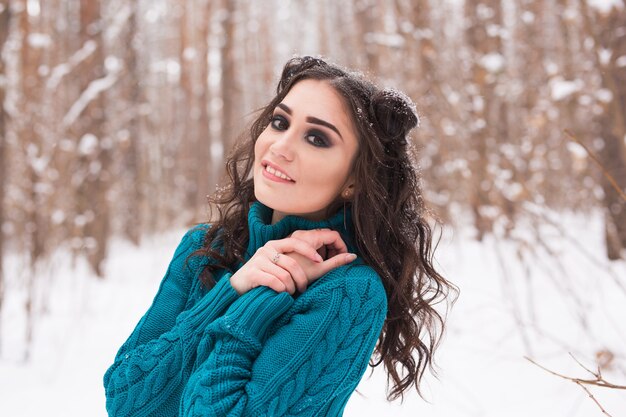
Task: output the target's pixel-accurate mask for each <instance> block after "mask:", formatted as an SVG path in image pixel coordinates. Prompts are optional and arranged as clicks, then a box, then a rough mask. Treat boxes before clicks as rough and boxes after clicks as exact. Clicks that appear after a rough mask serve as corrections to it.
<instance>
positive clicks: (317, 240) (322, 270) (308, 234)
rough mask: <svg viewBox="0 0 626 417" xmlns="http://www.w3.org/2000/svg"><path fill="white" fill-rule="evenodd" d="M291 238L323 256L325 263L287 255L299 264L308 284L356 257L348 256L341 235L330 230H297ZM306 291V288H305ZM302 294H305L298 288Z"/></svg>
mask: <svg viewBox="0 0 626 417" xmlns="http://www.w3.org/2000/svg"><path fill="white" fill-rule="evenodd" d="M290 237H293V238H296V239H300V240H303V241H304V242H307V243H308V244H310V245H311V246H313V247H314V248H315V249H316V250H317V252H318V253H319V254H320V255H323V258H324V259H325V260H324V262H321V263H320V262H312V261H311V260H310V259H309V258H307V257H305V256H302V255H300V254H299V253H296V252H290V253H286V254H285V255H286V256H288V257H289V258H291V259H293V260H295V261H297V262H298V264H299V265H300V267H301V268H302V270H303V271H304V274H305V275H306V277H307V284H310V283H311V282H313V281H315V280H317V279H318V278H319V277H321V276H322V275H324V274H326V273H327V272H329V271H331V270H333V269H335V268H338V267H340V266H342V265H346V264H349V263H350V262H352V261H353V260H354V259H356V255H354V254H347V253H348V248H347V246H346V244H345V243H344V241H343V240H342V239H341V235H340V234H339V233H338V232H336V231H333V230H330V229H316V230H296V231H295V232H293V233H292V234H291V235H290ZM305 289H306V288H305ZM298 291H299V292H300V293H302V292H304V291H303V290H301V289H300V288H298Z"/></svg>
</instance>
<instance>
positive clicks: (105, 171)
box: [70, 0, 115, 277]
mask: <svg viewBox="0 0 626 417" xmlns="http://www.w3.org/2000/svg"><path fill="white" fill-rule="evenodd" d="M80 39H81V41H82V44H83V45H85V44H86V43H88V42H89V43H93V45H94V47H95V50H94V51H93V53H92V54H91V55H90V56H89V57H88V58H87V59H85V61H84V62H83V65H82V68H81V71H80V72H79V73H78V77H77V80H76V82H77V83H78V84H79V86H80V97H79V98H78V101H77V103H83V104H82V105H81V107H80V108H79V109H78V110H77V111H76V113H77V114H76V118H75V119H74V120H71V121H70V122H72V123H71V126H70V132H72V134H73V135H74V136H75V138H76V139H77V140H78V142H79V145H78V148H79V157H78V160H79V163H78V166H79V168H78V169H79V176H80V177H79V180H78V181H79V182H80V183H79V184H78V188H77V192H76V203H77V213H78V216H79V218H80V219H81V221H80V222H79V230H80V231H81V232H82V233H81V234H82V237H83V250H84V251H85V253H86V254H87V259H88V260H89V264H90V265H91V267H92V268H93V270H94V272H95V273H96V274H97V275H98V277H103V276H104V271H103V269H102V267H103V265H102V262H103V261H104V259H105V258H106V253H107V244H108V238H109V228H110V219H109V217H110V211H109V201H108V198H107V194H108V189H109V183H110V179H111V178H110V172H109V166H110V161H111V156H110V154H111V148H112V146H113V145H112V140H111V138H110V137H108V136H107V132H106V129H105V122H106V117H105V114H106V112H105V100H104V95H105V89H103V90H98V91H94V89H96V86H97V85H100V86H104V85H112V84H113V83H114V81H115V79H114V78H112V76H111V74H109V78H105V71H104V55H105V54H104V51H103V42H102V19H101V15H100V1H99V0H80ZM75 105H76V103H75ZM81 226H82V227H81Z"/></svg>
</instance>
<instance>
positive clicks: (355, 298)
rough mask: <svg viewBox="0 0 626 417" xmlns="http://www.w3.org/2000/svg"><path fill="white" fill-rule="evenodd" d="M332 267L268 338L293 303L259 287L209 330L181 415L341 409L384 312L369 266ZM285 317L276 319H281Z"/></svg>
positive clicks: (311, 412) (362, 370)
mask: <svg viewBox="0 0 626 417" xmlns="http://www.w3.org/2000/svg"><path fill="white" fill-rule="evenodd" d="M345 271H346V267H341V268H337V269H335V270H333V271H331V272H330V273H329V274H334V276H330V277H325V278H328V279H327V280H325V282H324V283H323V285H319V286H317V287H315V288H311V289H309V290H308V291H314V292H315V293H314V294H308V295H307V292H305V293H304V294H303V295H301V296H300V297H305V296H306V297H308V298H307V300H303V301H304V303H305V308H303V309H302V311H301V312H300V313H297V314H294V315H293V316H291V317H289V318H288V321H286V322H285V324H284V325H282V326H276V328H277V330H275V331H274V333H273V334H271V335H268V329H270V328H271V325H272V324H273V323H274V322H275V321H276V320H277V319H278V318H279V317H280V316H281V315H282V314H283V313H284V312H285V311H286V310H288V309H289V307H290V306H291V305H292V304H293V303H294V300H293V298H292V297H291V295H289V293H286V292H281V293H277V292H275V291H274V290H273V289H271V288H269V287H264V286H263V287H257V288H254V289H252V290H251V291H248V292H247V293H245V294H243V295H242V296H241V297H240V298H239V299H238V300H237V301H235V302H234V303H233V304H232V305H231V306H230V307H229V308H228V310H227V311H226V313H225V314H224V316H222V317H221V318H219V319H217V320H215V321H214V322H213V323H212V324H211V325H210V326H209V327H208V328H207V329H205V334H204V336H203V340H202V341H201V342H200V345H199V347H198V357H197V358H196V360H197V363H199V365H198V366H197V368H196V369H195V370H194V373H193V374H192V375H191V377H190V379H189V381H188V382H187V384H186V386H185V390H184V391H183V395H182V398H181V405H180V412H179V415H180V416H181V417H182V416H185V417H190V416H206V415H211V416H283V415H294V416H313V415H326V413H327V412H330V411H332V412H333V414H334V413H335V412H337V414H340V412H341V411H342V410H343V408H344V407H345V405H346V403H347V401H348V398H349V397H350V395H351V394H352V392H353V391H354V389H356V387H357V385H358V383H359V381H360V379H361V377H362V376H363V374H364V373H365V370H366V368H367V364H368V362H369V359H370V356H371V354H372V352H373V350H374V347H375V345H376V341H377V340H378V337H379V335H380V332H381V330H382V326H383V323H384V320H385V316H386V313H387V298H386V295H385V291H384V287H383V285H382V283H381V282H380V279H379V278H378V275H377V274H376V273H375V272H374V271H373V269H371V268H369V267H367V266H364V265H363V266H362V267H358V268H357V267H354V269H353V271H358V273H357V274H355V273H350V274H349V275H348V274H347V273H346V272H345ZM283 321H285V320H280V323H282V322H283Z"/></svg>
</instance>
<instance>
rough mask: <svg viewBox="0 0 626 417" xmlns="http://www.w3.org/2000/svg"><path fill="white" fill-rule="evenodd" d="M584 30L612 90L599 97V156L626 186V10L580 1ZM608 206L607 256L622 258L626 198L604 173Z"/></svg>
mask: <svg viewBox="0 0 626 417" xmlns="http://www.w3.org/2000/svg"><path fill="white" fill-rule="evenodd" d="M580 7H581V11H582V16H583V21H584V25H585V31H586V32H587V34H588V35H589V36H591V37H592V39H594V43H595V45H596V48H594V50H595V51H594V55H593V58H594V60H595V63H596V68H598V69H599V72H600V76H601V80H602V88H603V89H604V90H605V91H607V92H608V93H609V94H605V98H604V99H601V100H599V103H598V104H599V105H600V106H601V107H602V112H601V114H599V115H598V116H597V117H596V129H597V130H598V133H599V136H600V137H601V138H602V140H603V142H604V146H603V148H602V149H601V151H600V159H601V163H602V165H603V166H604V168H605V169H606V170H607V171H608V172H609V173H610V174H611V175H612V176H613V178H615V181H616V182H617V185H618V187H619V188H620V189H621V190H625V189H626V143H624V138H626V122H625V118H626V66H624V65H618V64H617V60H618V58H619V57H622V56H626V42H624V33H623V32H624V28H626V10H625V8H624V7H620V8H618V7H615V6H613V7H612V8H611V9H610V11H608V12H606V13H604V12H599V11H596V12H594V13H593V16H592V15H591V12H590V9H589V8H588V7H587V6H586V4H585V2H584V1H582V0H581V1H580ZM600 50H604V51H608V52H609V53H610V56H609V57H608V59H606V58H601V57H600V56H599V55H598V54H599V51H600ZM600 183H601V185H602V189H603V191H604V207H605V222H606V224H605V241H606V246H607V247H606V250H607V257H608V258H609V259H611V260H615V259H621V258H622V256H623V255H622V250H623V249H624V248H626V201H624V199H623V198H622V197H621V196H620V194H619V193H618V191H617V190H615V188H614V187H613V185H612V184H611V183H610V181H609V180H608V179H607V178H606V177H605V176H602V177H601V181H600Z"/></svg>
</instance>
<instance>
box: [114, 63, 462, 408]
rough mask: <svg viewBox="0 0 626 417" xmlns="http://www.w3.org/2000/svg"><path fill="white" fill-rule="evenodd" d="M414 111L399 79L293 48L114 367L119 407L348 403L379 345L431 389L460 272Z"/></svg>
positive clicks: (399, 389) (400, 383)
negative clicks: (422, 155)
mask: <svg viewBox="0 0 626 417" xmlns="http://www.w3.org/2000/svg"><path fill="white" fill-rule="evenodd" d="M417 123H418V118H417V115H416V114H415V111H414V110H413V108H412V104H411V102H410V100H409V99H408V98H406V96H403V95H402V94H398V93H395V92H392V91H390V90H381V89H379V88H378V87H376V86H375V85H374V84H372V83H371V82H369V81H367V80H365V79H363V78H362V77H361V76H359V75H358V74H355V73H351V72H348V71H346V70H344V69H342V68H340V67H338V66H336V65H333V64H329V63H327V62H325V61H324V60H322V59H318V58H312V57H297V58H293V59H291V60H289V61H288V62H287V64H286V65H285V67H284V69H283V72H282V76H281V79H280V81H279V83H278V87H277V94H276V96H275V97H274V98H273V99H272V100H271V102H270V103H269V104H268V105H267V106H266V107H264V108H263V109H262V111H261V114H260V115H259V117H258V118H257V119H256V120H255V121H254V122H253V123H252V125H251V127H250V129H249V132H248V133H247V134H246V135H244V136H243V139H244V140H243V141H241V142H240V145H239V146H238V147H237V148H236V149H235V151H234V152H233V154H232V155H231V156H230V157H229V160H228V162H227V171H228V174H229V178H230V182H229V184H228V185H227V186H226V188H224V189H222V190H221V192H219V193H217V194H216V195H215V196H214V197H213V199H212V202H213V203H215V205H216V206H217V207H218V209H219V216H218V219H217V221H215V222H214V223H212V224H211V225H208V224H207V225H199V226H196V227H194V228H192V229H190V230H189V231H188V232H187V233H186V234H185V236H184V237H183V239H182V241H181V243H180V244H179V246H178V248H177V249H176V252H175V254H174V258H173V259H172V261H171V264H170V266H169V269H168V271H167V274H166V275H165V277H164V279H163V281H162V283H161V286H160V288H159V291H158V293H157V295H156V297H155V299H154V302H153V304H152V306H151V307H150V309H149V310H148V311H147V312H146V314H145V315H144V316H143V317H142V319H141V320H140V322H139V324H138V325H137V327H136V328H135V330H134V331H133V333H132V334H131V336H130V337H129V339H128V340H127V341H126V342H125V343H124V345H123V346H122V347H121V348H120V350H119V352H118V353H117V355H116V358H115V362H114V364H113V365H112V366H111V367H110V368H109V369H108V370H107V372H106V374H105V376H104V385H105V389H106V395H107V410H108V412H109V415H111V416H113V415H115V416H135V415H136V416H147V415H154V416H174V415H181V416H192V415H193V416H195V415H198V416H209V415H210V416H213V415H228V416H284V415H297V416H312V415H316V416H327V415H329V416H330V415H332V416H335V415H341V414H342V412H343V410H344V407H345V405H346V403H347V401H348V399H349V398H350V395H351V394H352V392H353V391H354V390H355V389H356V387H357V385H358V383H359V381H360V379H361V377H362V376H363V374H364V372H365V370H366V368H367V364H368V362H369V359H370V357H371V355H372V352H373V351H374V349H375V348H376V351H377V353H378V354H379V355H380V361H379V362H378V363H377V364H376V365H378V364H380V362H382V361H384V363H385V366H386V368H387V370H388V372H389V376H390V377H391V378H393V380H394V383H395V386H394V388H393V390H392V392H391V396H392V397H395V398H397V397H398V396H400V395H403V391H405V390H406V389H408V388H409V387H410V386H411V385H412V384H415V386H416V388H417V392H418V393H420V390H419V384H418V383H419V380H420V379H421V376H422V374H423V372H424V369H425V367H426V365H430V366H431V369H432V354H433V352H434V349H435V347H436V346H437V344H438V341H437V338H436V337H435V336H436V335H435V334H434V331H435V329H434V325H435V321H439V322H440V323H441V324H442V325H443V320H442V318H441V317H440V316H439V314H438V313H437V312H436V311H435V310H434V309H433V307H432V304H433V303H434V302H435V301H436V299H437V297H438V296H439V295H442V294H445V293H447V290H448V289H451V288H452V287H453V286H452V285H451V284H450V283H448V282H447V281H446V280H445V279H444V278H443V277H441V276H440V275H439V274H438V273H437V272H436V271H435V270H434V269H433V267H432V263H431V260H430V257H431V256H432V254H431V231H430V228H429V226H428V224H427V222H426V220H425V218H424V216H425V210H424V205H423V200H422V198H421V191H420V188H419V184H418V182H417V174H416V171H415V168H414V166H413V164H412V163H411V159H410V155H409V151H408V144H407V134H408V132H409V131H410V130H411V129H412V128H413V127H415V126H416V125H417ZM423 329H426V330H427V331H428V332H429V336H430V338H429V340H430V344H429V345H426V344H424V343H423V342H422V341H421V340H420V338H419V337H418V336H419V335H420V333H421V331H422V330H423ZM442 330H443V329H442ZM377 341H378V342H379V343H378V345H377ZM414 351H417V354H418V362H417V364H416V363H415V360H414V357H413V353H414ZM398 364H399V365H401V366H403V367H404V368H405V371H406V372H405V374H406V375H404V376H403V377H400V375H399V374H398V370H397V367H396V365H398ZM420 395H421V393H420Z"/></svg>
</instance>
